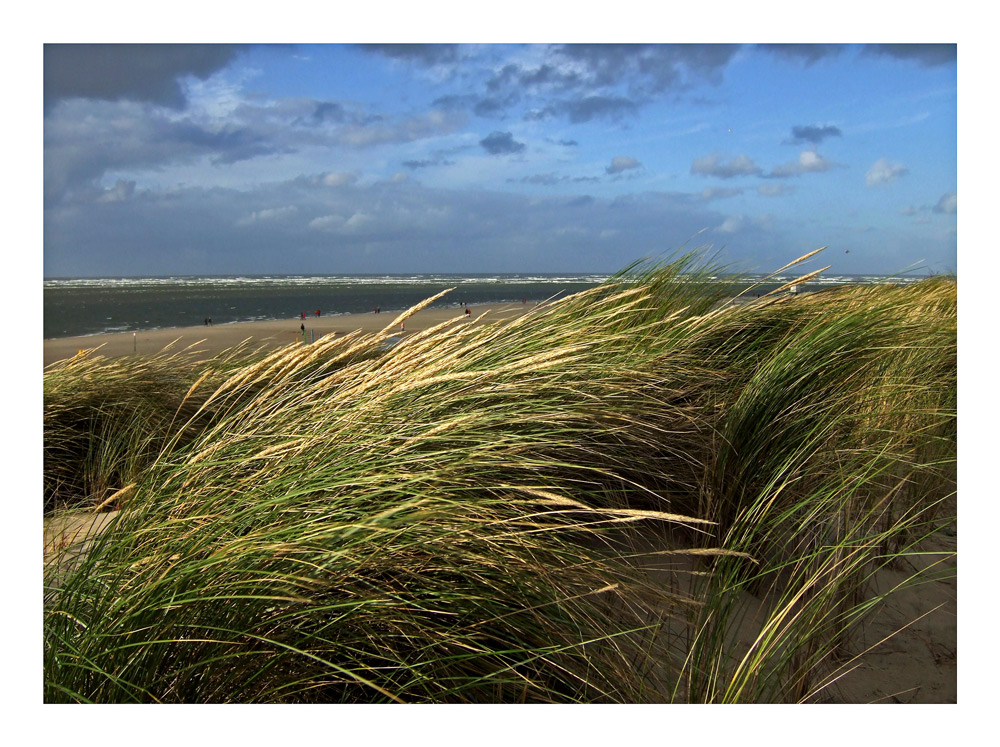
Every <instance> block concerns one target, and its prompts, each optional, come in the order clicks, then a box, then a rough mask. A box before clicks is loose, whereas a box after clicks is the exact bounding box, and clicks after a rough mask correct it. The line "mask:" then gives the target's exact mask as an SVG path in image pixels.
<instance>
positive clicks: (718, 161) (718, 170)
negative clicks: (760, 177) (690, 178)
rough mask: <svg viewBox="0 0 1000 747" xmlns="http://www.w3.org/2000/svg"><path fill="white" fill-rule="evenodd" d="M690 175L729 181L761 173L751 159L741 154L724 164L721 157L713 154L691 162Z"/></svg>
mask: <svg viewBox="0 0 1000 747" xmlns="http://www.w3.org/2000/svg"><path fill="white" fill-rule="evenodd" d="M691 173H692V174H701V175H702V176H717V177H719V178H720V179H730V178H732V177H734V176H753V175H757V174H760V173H761V169H760V166H758V165H757V164H755V163H754V162H753V159H752V158H750V157H749V156H747V155H745V154H743V153H741V154H740V155H738V156H736V158H733V159H731V160H730V161H729V163H724V162H723V160H722V156H720V155H719V154H717V153H713V154H712V155H710V156H702V157H701V158H696V159H694V161H692V162H691Z"/></svg>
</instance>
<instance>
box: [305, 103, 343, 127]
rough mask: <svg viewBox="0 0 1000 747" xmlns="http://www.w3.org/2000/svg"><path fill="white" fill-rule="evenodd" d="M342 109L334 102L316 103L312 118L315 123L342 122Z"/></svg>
mask: <svg viewBox="0 0 1000 747" xmlns="http://www.w3.org/2000/svg"><path fill="white" fill-rule="evenodd" d="M345 116H346V112H345V111H344V107H343V106H341V105H340V104H338V103H337V102H335V101H317V102H316V108H315V109H314V110H313V114H312V117H313V119H314V120H315V121H316V122H343V121H344V119H345Z"/></svg>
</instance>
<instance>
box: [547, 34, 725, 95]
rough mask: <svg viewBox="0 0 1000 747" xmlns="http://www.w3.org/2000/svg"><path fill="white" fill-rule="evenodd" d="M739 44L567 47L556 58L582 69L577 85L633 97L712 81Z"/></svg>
mask: <svg viewBox="0 0 1000 747" xmlns="http://www.w3.org/2000/svg"><path fill="white" fill-rule="evenodd" d="M739 48H740V45H739V44H566V45H561V46H558V47H555V48H554V50H553V51H554V52H555V54H556V55H558V56H560V57H563V58H566V59H568V60H572V61H573V62H575V63H577V64H579V65H582V66H583V70H584V73H583V74H582V75H580V76H579V79H580V81H582V82H585V83H586V84H587V85H590V86H598V87H601V86H614V85H620V84H625V85H627V86H629V87H630V88H631V89H632V90H633V92H634V93H638V92H643V93H645V94H653V93H661V92H663V91H665V90H668V89H682V88H686V87H689V86H690V85H691V84H692V83H693V81H694V79H701V80H715V79H717V76H718V75H719V74H720V73H721V71H722V70H723V69H724V68H725V66H726V65H728V64H729V61H730V60H731V59H732V57H733V55H734V54H736V52H737V51H738V50H739Z"/></svg>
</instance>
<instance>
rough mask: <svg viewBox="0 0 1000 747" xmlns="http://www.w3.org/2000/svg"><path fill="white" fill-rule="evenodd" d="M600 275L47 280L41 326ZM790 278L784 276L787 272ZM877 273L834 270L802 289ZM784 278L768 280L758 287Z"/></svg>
mask: <svg viewBox="0 0 1000 747" xmlns="http://www.w3.org/2000/svg"><path fill="white" fill-rule="evenodd" d="M607 277H608V276H606V275H591V274H583V275H574V274H564V275H461V276H460V275H380V276H329V275H322V276H301V275H260V276H234V277H163V278H60V279H46V280H45V281H44V291H43V314H44V317H43V329H44V336H45V338H46V339H52V338H57V337H74V336H77V335H94V334H100V333H102V332H130V331H138V330H144V329H167V328H172V327H188V326H194V325H201V324H203V323H204V320H205V319H206V318H211V319H212V323H213V324H230V323H233V322H244V321H260V320H267V319H292V318H295V317H297V316H299V315H300V314H301V313H302V312H306V313H307V314H312V313H314V312H315V311H316V310H317V309H319V310H321V311H322V313H323V314H324V315H334V314H363V313H371V312H372V311H373V310H374V309H375V308H376V307H379V308H381V309H382V311H383V312H389V313H391V312H394V311H402V310H404V309H407V308H409V307H410V306H413V305H414V304H417V303H419V302H420V301H423V300H424V299H426V298H429V297H430V296H432V295H434V294H435V293H438V292H440V291H442V290H445V289H447V288H454V289H455V290H453V291H452V292H451V293H449V294H448V295H446V296H445V297H444V298H442V299H439V300H438V301H436V302H435V303H434V304H433V307H437V308H443V307H448V306H456V307H457V306H459V305H460V304H462V303H463V302H464V303H469V304H481V303H517V302H520V301H521V300H522V299H526V300H527V301H529V302H538V301H544V300H548V299H552V298H556V297H560V296H564V295H567V294H571V293H576V292H579V291H582V290H586V289H587V288H591V287H593V286H594V285H596V284H598V283H601V282H603V281H604V280H606V279H607ZM788 279H790V278H788ZM882 280H884V279H882V278H876V277H855V276H851V277H848V276H837V277H830V278H823V279H821V280H819V281H817V282H815V283H810V284H809V285H807V286H806V287H805V288H804V290H809V289H815V288H819V287H827V286H830V285H839V284H843V283H851V282H880V281H882ZM783 281H784V278H772V279H771V282H769V283H768V284H766V285H764V286H761V288H759V289H755V290H759V291H760V292H764V291H766V290H768V289H771V288H774V287H776V286H777V284H779V283H781V282H783Z"/></svg>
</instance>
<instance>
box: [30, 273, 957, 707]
mask: <svg viewBox="0 0 1000 747" xmlns="http://www.w3.org/2000/svg"><path fill="white" fill-rule="evenodd" d="M718 272H719V271H718V268H715V267H712V266H708V265H705V264H702V263H700V262H699V261H698V260H697V259H696V258H695V256H694V255H686V256H683V257H680V258H678V259H676V260H673V261H670V262H666V263H660V264H656V265H636V266H633V267H630V268H628V269H627V270H626V271H624V272H623V273H621V274H619V275H618V276H616V277H615V278H612V280H611V281H609V282H608V283H607V284H605V285H602V286H600V287H598V288H595V289H593V290H591V291H587V292H584V293H581V294H577V295H574V296H570V297H567V298H564V299H561V300H559V301H556V302H553V303H550V304H545V305H541V306H539V307H538V308H537V309H535V310H533V311H530V312H528V313H526V314H525V315H523V316H521V317H518V318H516V319H513V320H510V321H504V322H491V321H490V320H489V318H488V316H487V317H484V318H477V319H476V320H475V321H474V322H472V323H469V322H467V321H466V320H455V321H454V322H449V323H445V324H442V325H440V326H438V327H437V328H434V329H431V330H427V331H425V332H422V333H419V334H415V335H411V336H409V337H407V338H405V339H403V340H402V341H401V342H399V343H398V344H395V345H392V346H391V347H386V341H387V338H388V337H389V335H390V334H391V331H392V330H393V329H395V328H398V325H399V321H400V320H399V319H397V320H395V321H394V322H393V323H392V324H390V325H388V326H387V327H386V329H385V330H384V331H383V332H382V333H380V334H373V335H362V334H354V335H348V336H344V337H339V338H332V337H330V338H322V339H321V340H319V341H317V342H316V343H314V344H313V345H307V346H301V345H296V346H292V347H289V348H287V349H282V350H279V351H276V352H274V353H272V354H270V355H265V354H263V353H259V352H251V351H245V350H242V351H234V352H233V353H231V354H229V355H227V356H223V357H220V358H219V359H216V360H214V361H209V362H207V363H194V362H187V360H186V359H184V358H183V356H182V357H181V358H177V357H176V356H171V355H169V354H166V355H164V356H159V357H155V358H150V359H119V360H114V361H111V360H105V359H100V358H98V357H95V356H84V357H81V358H80V359H77V360H73V361H70V362H68V363H65V364H62V365H58V366H56V367H52V368H50V369H48V370H47V371H46V374H45V376H46V385H45V408H46V410H45V418H46V427H45V449H46V462H45V464H46V482H45V484H46V496H45V502H46V508H47V510H51V509H53V508H55V507H66V506H89V507H95V506H102V505H103V506H104V507H105V508H109V507H114V508H120V509H121V513H120V514H119V516H118V517H117V518H116V519H115V520H114V521H113V522H112V523H111V525H110V526H109V528H108V529H107V530H106V531H105V532H104V533H103V534H101V535H100V537H98V538H96V539H95V540H94V541H93V544H92V546H91V547H90V548H89V550H88V551H87V552H86V553H84V554H82V555H80V556H73V557H72V558H69V557H67V558H63V559H60V558H58V557H57V558H56V560H55V561H53V562H52V563H50V564H49V565H48V566H47V569H46V593H45V596H46V603H45V606H46V612H45V698H46V701H49V702H61V701H80V702H394V701H402V702H522V701H523V702H663V701H670V700H673V701H684V702H716V701H725V702H759V701H799V700H809V699H812V698H815V697H817V695H818V693H821V691H822V688H823V686H824V684H825V683H826V682H829V681H830V678H831V677H832V676H835V675H836V672H837V667H838V666H839V665H840V663H842V662H843V661H845V660H848V659H849V656H848V653H847V652H848V649H847V644H846V640H847V638H848V635H849V632H850V630H851V628H852V626H853V625H856V624H857V622H858V621H859V620H860V619H862V618H863V616H864V614H866V613H867V612H868V611H869V610H870V609H871V607H872V602H871V600H870V599H869V598H868V597H866V596H865V593H864V592H865V589H866V584H867V579H869V578H870V576H871V574H872V573H873V572H874V571H875V570H876V569H877V568H878V567H880V566H881V565H884V564H886V563H889V562H892V561H893V559H894V558H899V557H901V556H904V555H905V554H906V553H907V552H909V551H911V548H912V547H913V546H914V545H915V543H916V542H918V541H919V540H920V539H921V538H922V537H923V536H925V535H926V534H928V533H929V532H932V531H934V529H935V527H937V526H938V524H939V523H941V522H946V521H948V520H949V518H953V513H949V511H953V509H949V508H947V507H948V506H949V505H951V504H950V503H949V499H950V498H951V497H952V496H953V494H954V474H953V472H954V461H955V425H954V419H955V287H954V283H953V282H949V281H948V280H947V279H938V280H934V281H928V282H924V283H920V284H917V285H915V286H908V287H900V288H896V287H871V288H868V287H866V288H845V289H839V290H836V291H831V292H825V293H820V294H814V295H810V296H806V297H798V298H791V297H786V296H781V295H778V296H775V297H774V298H772V299H763V300H761V301H759V302H753V303H749V304H742V305H732V304H728V303H726V301H727V300H728V299H729V298H730V297H731V293H732V291H731V289H730V287H728V286H726V285H723V284H720V283H718V282H713V281H712V280H710V277H711V276H712V275H715V274H718ZM91 510H93V509H91ZM650 532H654V533H656V534H657V536H659V537H661V538H664V539H663V541H664V542H669V546H664V547H662V548H660V550H659V552H661V555H660V556H658V557H667V558H671V559H676V560H678V561H680V560H681V559H684V560H683V562H678V564H677V568H678V569H679V571H678V573H679V575H681V576H683V578H684V580H683V582H680V583H677V584H670V585H665V584H662V583H654V582H653V581H652V579H651V577H650V576H648V575H647V574H646V573H645V571H644V570H643V568H642V565H641V563H639V562H637V557H636V556H637V555H639V554H642V553H643V552H645V551H643V550H641V549H634V550H630V549H629V548H630V543H631V542H632V538H635V539H638V538H640V537H643V536H648V535H649V533H650ZM635 547H636V548H638V547H639V544H638V542H636V543H635ZM667 553H669V554H667ZM747 594H753V595H755V596H754V598H756V599H759V600H763V601H762V603H761V605H760V609H758V610H755V613H754V619H753V620H752V621H751V627H752V629H753V633H754V634H753V636H751V637H752V638H753V640H752V641H751V642H750V643H749V645H748V644H746V643H737V642H734V640H733V639H734V632H733V631H734V628H735V627H736V626H739V625H743V624H744V622H745V618H746V617H747V615H748V612H747V610H746V609H745V605H743V603H742V601H741V600H744V599H745V598H746V595H747Z"/></svg>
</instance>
